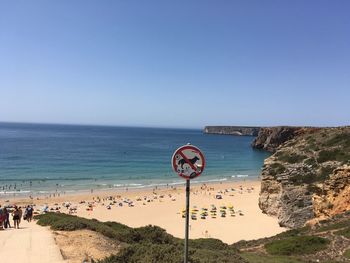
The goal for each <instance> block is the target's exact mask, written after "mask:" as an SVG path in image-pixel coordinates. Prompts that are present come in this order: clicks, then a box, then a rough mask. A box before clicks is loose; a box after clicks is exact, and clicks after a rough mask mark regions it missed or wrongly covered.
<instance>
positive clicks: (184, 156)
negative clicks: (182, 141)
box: [179, 151, 198, 175]
mask: <svg viewBox="0 0 350 263" xmlns="http://www.w3.org/2000/svg"><path fill="white" fill-rule="evenodd" d="M179 154H180V155H181V157H182V158H184V160H185V161H186V163H188V164H189V165H190V166H191V168H192V169H193V170H194V172H195V173H196V174H197V175H198V173H197V168H196V167H195V166H194V165H193V164H192V163H191V161H190V160H188V158H187V157H186V155H184V154H183V152H181V151H179Z"/></svg>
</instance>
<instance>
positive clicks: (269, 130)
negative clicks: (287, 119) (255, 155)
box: [252, 126, 317, 152]
mask: <svg viewBox="0 0 350 263" xmlns="http://www.w3.org/2000/svg"><path fill="white" fill-rule="evenodd" d="M314 131H317V128H311V127H291V126H277V127H264V128H261V129H260V130H259V133H258V135H257V137H256V138H255V139H254V141H253V142H252V147H253V148H256V149H263V150H267V151H269V152H275V151H276V149H277V147H278V146H280V145H281V144H283V143H284V142H286V141H288V140H290V139H292V138H294V137H295V136H298V135H301V134H304V133H312V132H314Z"/></svg>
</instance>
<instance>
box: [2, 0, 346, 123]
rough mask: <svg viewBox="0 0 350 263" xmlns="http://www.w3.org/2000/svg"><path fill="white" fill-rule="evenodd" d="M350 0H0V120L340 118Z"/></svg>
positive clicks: (284, 120) (264, 120)
mask: <svg viewBox="0 0 350 263" xmlns="http://www.w3.org/2000/svg"><path fill="white" fill-rule="evenodd" d="M349 100H350V1H348V0H343V1H341V0H336V1H331V0H328V1H323V0H307V1H305V0H296V1H292V0H290V1H277V0H276V1H268V0H266V1H261V0H256V1H253V0H248V1H247V0H241V1H229V0H227V1H213V0H212V1H206V0H198V1H191V0H186V1H167V0H159V1H152V0H147V1H129V0H119V1H118V0H111V1H107V0H104V1H97V0H96V1H89V0H81V1H79V0H60V1H47V0H43V1H36V0H31V1H27V0H24V1H16V0H11V1H6V0H0V121H14V122H43V123H78V124H109V125H127V126H162V127H202V126H204V125H281V124H285V125H345V124H349V123H350V121H349V118H350V102H349Z"/></svg>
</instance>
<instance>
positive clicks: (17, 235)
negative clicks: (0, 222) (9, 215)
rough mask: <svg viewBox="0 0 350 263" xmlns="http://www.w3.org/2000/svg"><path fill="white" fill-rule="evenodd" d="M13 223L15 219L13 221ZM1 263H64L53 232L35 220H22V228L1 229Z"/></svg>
mask: <svg viewBox="0 0 350 263" xmlns="http://www.w3.org/2000/svg"><path fill="white" fill-rule="evenodd" d="M11 223H13V221H11ZM0 262H1V263H15V262H21V263H37V262H50V263H63V262H66V261H64V260H63V258H62V255H61V253H60V250H59V248H58V246H57V245H56V243H55V241H54V239H53V236H52V233H51V232H50V230H48V229H47V228H45V227H41V226H39V225H37V224H36V223H35V222H31V223H28V222H26V221H23V220H22V223H21V228H20V229H13V228H11V229H6V230H3V231H0Z"/></svg>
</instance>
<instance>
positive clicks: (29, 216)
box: [25, 205, 33, 222]
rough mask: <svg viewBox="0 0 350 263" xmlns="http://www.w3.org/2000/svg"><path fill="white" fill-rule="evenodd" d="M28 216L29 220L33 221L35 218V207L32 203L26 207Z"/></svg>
mask: <svg viewBox="0 0 350 263" xmlns="http://www.w3.org/2000/svg"><path fill="white" fill-rule="evenodd" d="M25 214H26V218H27V221H28V222H31V221H32V219H33V207H31V206H30V205H28V206H27V208H26V213H25Z"/></svg>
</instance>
